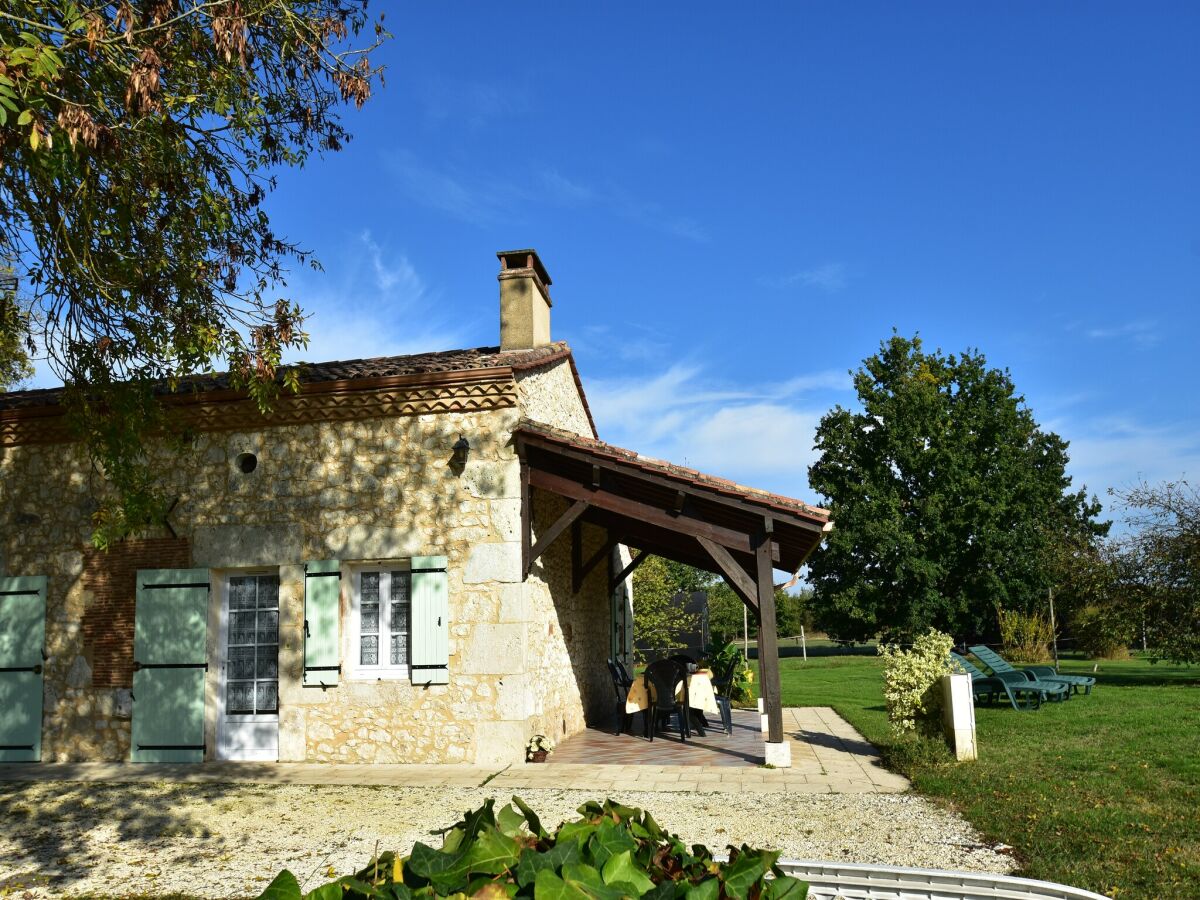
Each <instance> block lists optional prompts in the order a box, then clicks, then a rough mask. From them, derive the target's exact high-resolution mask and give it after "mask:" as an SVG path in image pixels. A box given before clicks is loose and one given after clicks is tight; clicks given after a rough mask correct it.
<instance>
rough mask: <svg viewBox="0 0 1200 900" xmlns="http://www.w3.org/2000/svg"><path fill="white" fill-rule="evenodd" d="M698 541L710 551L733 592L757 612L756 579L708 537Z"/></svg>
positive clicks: (700, 538) (699, 538)
mask: <svg viewBox="0 0 1200 900" xmlns="http://www.w3.org/2000/svg"><path fill="white" fill-rule="evenodd" d="M696 540H697V541H699V542H700V546H702V547H703V548H704V549H705V550H706V551H708V555H709V556H711V557H712V559H713V562H715V563H716V564H717V566H718V567H719V568H720V570H721V575H723V576H724V578H725V580H726V581H727V582H729V586H730V587H731V588H732V589H733V592H734V593H735V594H737V595H738V596H739V597H741V598H742V602H743V603H747V604H749V605H750V607H751V608H752V609H755V610H757V609H758V587H757V585H755V583H754V579H753V578H751V577H750V573H749V572H747V571H746V570H745V569H743V568H742V567H741V565H739V564H738V561H737V560H736V559H734V558H733V555H732V554H731V553H730V552H729V551H728V550H726V549H725V548H724V547H722V546H721V545H720V544H717V543H714V542H713V541H710V540H709V539H708V538H706V537H698V538H696Z"/></svg>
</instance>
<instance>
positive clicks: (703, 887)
mask: <svg viewBox="0 0 1200 900" xmlns="http://www.w3.org/2000/svg"><path fill="white" fill-rule="evenodd" d="M720 893H721V882H720V881H718V880H717V879H716V878H706V879H704V880H703V881H702V882H700V883H699V884H697V885H693V886H692V887H690V888H688V892H687V894H686V897H687V900H717V896H718V895H719V894H720Z"/></svg>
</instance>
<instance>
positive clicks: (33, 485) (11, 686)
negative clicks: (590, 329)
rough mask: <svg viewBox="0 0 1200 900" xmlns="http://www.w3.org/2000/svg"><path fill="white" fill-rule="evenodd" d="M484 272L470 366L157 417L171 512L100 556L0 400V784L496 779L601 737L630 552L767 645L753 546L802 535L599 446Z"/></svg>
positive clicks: (206, 387) (520, 299)
mask: <svg viewBox="0 0 1200 900" xmlns="http://www.w3.org/2000/svg"><path fill="white" fill-rule="evenodd" d="M498 256H499V259H500V263H501V270H500V273H499V276H498V277H499V282H500V346H499V347H487V348H479V349H474V350H459V351H449V352H440V353H428V354H420V355H413V356H399V357H385V358H377V359H364V360H354V361H349V362H332V363H318V364H308V365H306V366H305V367H304V368H303V371H302V378H301V381H302V384H301V389H300V391H299V392H298V393H296V394H287V395H285V396H283V397H282V398H281V399H280V400H279V402H278V403H277V404H276V406H275V408H274V409H273V411H272V412H271V413H270V414H269V415H268V416H266V417H264V416H262V415H261V414H260V413H259V412H258V411H257V409H256V408H255V407H254V406H253V404H252V402H251V401H250V400H248V399H247V398H246V397H245V396H244V395H242V394H239V393H238V392H235V391H233V390H231V389H230V388H229V386H228V383H227V382H226V381H225V379H223V378H222V377H221V376H216V377H212V378H207V379H200V380H197V381H196V382H194V383H193V385H192V387H193V390H190V391H185V392H181V393H177V394H172V395H168V396H166V397H164V399H163V402H164V403H165V404H168V405H169V406H170V410H171V413H172V415H173V417H174V419H173V420H174V421H176V422H178V423H179V427H181V428H186V430H187V433H188V435H189V436H190V440H191V442H192V447H191V449H190V451H188V452H186V453H184V454H182V455H180V456H174V455H172V456H167V455H166V453H167V451H165V450H161V451H160V450H155V449H151V450H148V451H147V452H148V453H151V454H156V453H161V454H163V456H162V467H161V468H162V472H163V479H164V482H165V484H166V485H167V486H168V489H169V491H170V493H171V495H172V496H174V497H175V498H176V499H175V502H174V504H173V505H172V507H171V510H170V512H169V514H168V515H167V517H166V519H165V520H164V522H163V523H162V527H161V529H160V530H159V532H158V533H155V534H148V535H144V536H140V537H137V538H131V539H127V540H124V541H121V542H119V543H117V544H116V545H114V546H112V547H111V548H109V549H108V550H106V551H100V550H95V549H93V548H91V547H90V544H89V535H90V531H91V514H92V512H93V511H94V510H95V508H96V498H97V497H98V496H102V494H103V491H104V490H105V489H106V487H105V484H104V481H103V477H102V476H101V475H100V474H99V473H97V472H96V471H94V470H92V469H91V468H90V467H89V466H88V465H87V464H86V460H85V459H84V458H83V457H82V455H81V453H80V451H79V448H78V446H77V445H76V444H74V443H72V442H71V440H70V439H69V435H68V434H67V432H66V430H65V425H64V418H63V414H62V410H61V408H60V406H59V404H58V400H59V396H58V392H57V391H55V390H36V391H22V392H14V393H9V394H0V576H4V577H0V762H11V761H22V760H39V759H40V760H42V761H47V762H53V761H76V760H132V761H134V762H138V761H147V762H154V761H165V762H192V761H194V762H199V761H202V760H207V759H250V760H263V761H275V760H279V761H328V762H360V763H373V762H379V763H384V762H392V763H394V762H413V763H416V762H423V763H472V764H478V765H485V764H486V765H493V764H507V763H511V762H517V761H520V760H522V759H523V758H524V747H525V744H526V742H527V741H528V739H529V738H530V737H531V736H533V735H534V734H545V735H549V736H551V737H553V738H555V739H561V738H563V737H564V736H567V735H570V734H572V733H574V732H576V731H579V730H580V729H582V728H583V727H585V724H586V723H587V722H588V721H589V720H600V719H603V717H605V716H606V715H607V714H608V713H610V712H611V707H612V688H611V685H610V682H609V679H608V673H607V669H606V663H605V660H606V658H610V657H620V656H624V655H625V654H627V653H628V650H629V646H630V639H631V620H630V611H629V601H630V577H631V574H632V572H633V570H634V569H635V568H636V565H637V562H638V559H635V558H632V557H631V556H630V553H629V551H628V550H627V549H626V547H627V545H629V544H633V545H635V546H638V547H640V548H642V549H644V550H646V551H648V552H656V553H660V554H663V555H669V556H672V558H680V559H683V560H684V561H689V562H693V563H699V564H702V565H706V566H707V567H708V568H713V569H714V570H716V571H720V572H721V573H722V574H724V575H725V576H726V578H732V579H733V580H732V581H731V584H733V585H734V587H735V589H736V590H738V592H739V594H740V595H741V596H743V599H745V600H746V602H747V603H748V604H753V607H752V608H753V609H754V610H755V615H756V619H758V620H759V621H760V624H761V625H762V626H763V627H764V628H767V630H769V632H770V635H769V636H768V639H773V632H774V612H773V605H771V604H772V603H773V601H768V602H767V605H768V607H769V608H762V605H761V604H762V601H763V597H762V596H757V595H755V592H756V591H757V589H756V587H755V582H754V577H755V575H754V572H755V570H754V568H753V564H752V563H753V560H754V558H755V557H754V553H755V552H756V547H759V545H760V544H761V545H762V546H761V547H760V549H759V556H758V558H759V560H760V563H759V569H758V573H757V574H758V575H759V576H761V575H762V571H763V569H762V567H763V566H766V572H767V576H768V577H769V574H770V568H771V566H772V565H775V566H780V567H790V566H793V565H798V564H799V562H800V561H802V560H803V557H805V556H807V554H808V553H809V552H811V550H812V549H813V548H814V547H815V546H816V545H817V543H819V540H820V534H821V532H822V530H823V529H824V528H827V527H828V524H827V518H828V517H827V516H826V515H825V514H824V513H823V511H821V510H816V509H814V508H812V507H807V506H805V505H804V504H801V503H799V502H798V501H792V500H788V499H787V498H778V497H773V496H772V495H767V494H763V493H762V492H753V491H751V489H748V488H741V487H739V486H734V485H731V483H729V482H721V481H720V480H719V479H708V478H707V477H706V476H701V475H700V474H699V473H694V472H691V470H683V469H678V468H676V467H670V466H667V465H666V464H662V463H658V462H657V461H647V460H644V459H642V458H639V457H637V456H636V454H628V453H627V452H626V451H618V450H617V449H616V448H611V447H609V446H608V445H606V444H602V443H601V442H599V440H598V439H597V435H596V430H595V425H594V423H593V421H592V418H591V414H590V412H589V410H588V405H587V399H586V396H585V394H584V391H583V387H582V384H581V382H580V379H579V374H578V371H577V369H576V366H575V362H574V360H573V358H572V355H571V351H570V348H569V347H568V346H567V345H566V344H565V343H562V342H554V341H552V340H551V337H550V308H551V301H550V292H549V288H550V278H549V276H548V274H547V272H546V270H545V268H544V266H543V265H542V263H541V261H540V260H539V258H538V256H537V254H536V253H535V252H533V251H528V250H522V251H512V252H503V253H500V254H498ZM581 467H582V468H581ZM659 481H662V482H663V483H664V484H666V487H663V486H662V485H658V487H654V485H655V484H657V483H658V482H659ZM576 482H579V483H578V484H577V483H576ZM676 483H678V485H677V486H675V485H676ZM638 491H641V492H642V493H641V494H638ZM646 491H650V494H646ZM655 491H658V494H655ZM663 491H667V493H666V494H663ZM651 495H653V496H651ZM660 495H661V496H660ZM647 500H650V501H651V502H652V503H653V504H654V509H652V510H651V511H650V512H649V513H645V512H644V511H640V510H638V509H633V508H632V507H631V508H627V507H629V504H634V505H635V506H636V505H637V504H638V503H642V504H644V503H645V501H647ZM710 501H711V502H710ZM664 502H665V503H666V506H667V507H670V506H674V507H675V508H674V509H665V508H664V510H663V511H662V515H664V516H666V517H667V518H666V519H660V518H656V516H657V515H658V514H657V513H656V512H655V510H657V509H658V506H662V505H663V504H664ZM714 503H719V504H720V505H719V507H718V506H713V504H714ZM622 504H623V505H622ZM706 504H708V505H707V506H706ZM714 510H716V512H715V513H714ZM747 510H748V512H746V511H747ZM743 513H744V514H743ZM764 515H765V516H766V518H765V519H764V518H763V516H764ZM739 516H740V518H739ZM764 521H765V522H766V533H767V534H768V537H767V538H766V539H765V543H763V541H762V540H758V539H756V538H755V537H754V536H753V535H751V534H750V530H751V529H750V525H747V523H750V524H751V525H753V526H754V528H755V529H757V531H755V534H758V532H761V531H763V528H762V523H763V522H764ZM773 523H777V524H773ZM679 527H683V528H684V529H685V530H684V531H682V532H680V531H678V528H679ZM687 529H691V530H690V531H689V530H687ZM568 532H569V537H568ZM743 532H744V533H743ZM680 535H682V537H681V536H680ZM560 537H561V539H560ZM760 537H761V535H760ZM756 540H758V544H756V543H755V541H756ZM698 548H699V550H700V553H699V555H697V549H698ZM762 548H765V549H762ZM764 553H765V554H767V555H765V556H764ZM714 554H715V555H714ZM639 558H640V557H639ZM714 561H715V563H714ZM730 565H732V566H735V567H738V568H739V571H738V572H731V571H730V570H729V568H728V567H729V566H730ZM760 580H761V578H760ZM766 674H769V673H766ZM776 684H777V677H776ZM764 690H765V692H766V693H768V694H769V693H770V689H769V686H768V685H767V684H765V683H764ZM768 700H770V698H769V697H768ZM777 701H778V698H777V697H776V698H775V705H776V706H777V705H778V702H777ZM768 706H769V707H770V706H771V704H770V703H768ZM772 739H773V740H776V741H778V740H781V738H778V737H776V736H775V735H772ZM768 749H769V747H768Z"/></svg>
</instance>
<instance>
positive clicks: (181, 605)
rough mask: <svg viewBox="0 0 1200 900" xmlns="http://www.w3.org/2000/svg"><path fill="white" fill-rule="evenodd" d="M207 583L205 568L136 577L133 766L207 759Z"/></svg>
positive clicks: (152, 571) (146, 571)
mask: <svg viewBox="0 0 1200 900" xmlns="http://www.w3.org/2000/svg"><path fill="white" fill-rule="evenodd" d="M208 582H209V574H208V570H207V569H143V570H141V571H139V572H138V573H137V615H136V618H135V620H134V622H135V625H134V638H133V660H134V663H133V667H134V672H133V747H132V750H131V753H130V759H132V760H133V761H134V762H202V761H203V760H204V749H205V748H204V675H205V672H206V671H207V669H208V665H207V646H206V645H207V635H208Z"/></svg>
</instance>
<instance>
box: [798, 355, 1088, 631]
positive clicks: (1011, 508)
mask: <svg viewBox="0 0 1200 900" xmlns="http://www.w3.org/2000/svg"><path fill="white" fill-rule="evenodd" d="M854 385H855V388H856V390H857V393H858V399H859V402H860V403H861V405H862V411H861V412H854V411H851V410H848V409H844V408H842V407H840V406H839V407H836V408H835V409H833V410H832V411H831V412H829V413H828V414H827V415H825V416H824V418H822V420H821V423H820V425H819V427H818V429H817V439H816V443H817V448H818V449H819V450H820V451H821V457H820V459H819V460H818V461H817V462H816V463H814V464H813V466H812V467H811V469H810V470H809V479H810V481H811V483H812V485H813V487H814V488H815V489H816V490H817V491H819V492H820V493H821V494H822V495H824V496H825V497H826V498H828V500H829V505H830V506H831V507H832V512H833V519H834V521H835V522H836V523H837V527H836V528H835V529H834V530H833V532H832V533H831V534H830V536H829V541H828V546H827V547H826V548H825V549H824V550H822V552H820V553H817V554H816V555H815V556H814V557H813V562H812V575H811V579H810V580H811V582H812V584H813V587H814V591H815V596H814V601H813V605H814V617H815V620H816V623H817V624H818V625H819V626H821V627H823V628H824V629H826V630H827V631H829V632H830V633H831V634H834V635H836V636H838V637H843V638H856V639H864V638H868V637H870V636H872V635H874V634H876V633H878V632H881V631H882V632H884V633H885V634H889V635H890V634H895V635H899V636H908V637H911V636H914V635H916V634H918V633H920V632H922V631H924V630H926V629H928V628H930V627H933V628H938V629H941V630H943V631H948V632H951V633H954V634H958V635H967V634H971V635H976V634H981V633H991V632H994V630H995V628H996V610H997V608H998V607H999V608H1006V609H1016V610H1019V611H1021V612H1031V611H1033V610H1034V609H1037V608H1039V607H1040V606H1041V605H1042V604H1044V600H1045V597H1046V592H1047V589H1048V588H1049V586H1050V584H1051V574H1050V572H1049V571H1048V570H1047V568H1046V566H1045V565H1044V559H1045V556H1046V554H1047V552H1048V551H1047V545H1048V542H1052V541H1055V540H1058V539H1059V537H1060V536H1064V535H1080V534H1083V535H1089V534H1103V533H1105V532H1106V531H1107V528H1108V525H1107V524H1101V523H1098V522H1096V521H1095V517H1096V515H1097V514H1098V513H1099V511H1100V505H1099V503H1098V502H1097V501H1096V500H1095V498H1092V499H1091V500H1089V499H1088V497H1087V495H1086V493H1085V491H1076V492H1072V491H1070V483H1071V479H1070V477H1069V476H1068V475H1067V474H1066V464H1067V442H1066V441H1064V440H1062V439H1061V438H1060V437H1059V436H1058V435H1056V434H1053V433H1052V432H1047V431H1043V430H1042V429H1041V428H1039V427H1038V425H1037V422H1036V421H1035V420H1034V418H1033V413H1032V412H1031V411H1030V409H1029V408H1028V406H1026V404H1025V402H1024V399H1023V398H1022V397H1021V396H1020V395H1018V394H1017V393H1016V390H1015V388H1014V386H1013V383H1012V379H1011V378H1010V377H1009V374H1008V372H1006V371H1001V370H999V369H990V368H988V366H987V361H986V360H985V358H984V357H983V355H982V354H980V353H978V352H977V351H967V352H965V353H963V354H962V355H960V356H954V355H950V356H947V355H945V354H943V353H942V352H941V351H940V350H939V351H935V352H933V353H927V352H925V351H924V350H923V349H922V345H921V340H920V338H919V337H914V338H912V339H908V338H904V337H901V336H899V335H893V336H892V337H891V338H890V339H889V340H887V341H884V342H883V343H882V344H881V346H880V350H879V352H878V353H877V354H875V355H874V356H871V357H869V358H868V359H866V360H865V361H864V362H863V366H862V368H861V369H859V370H858V372H856V373H854Z"/></svg>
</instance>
